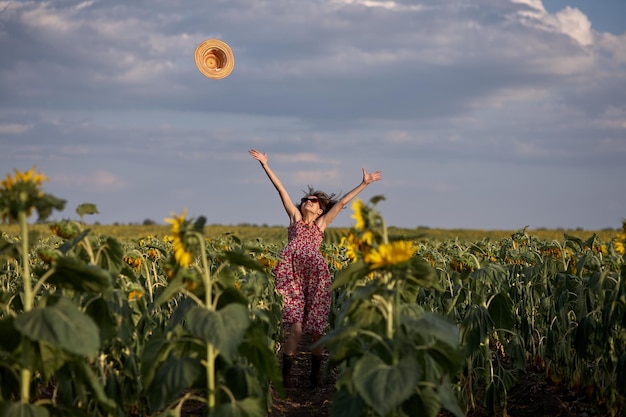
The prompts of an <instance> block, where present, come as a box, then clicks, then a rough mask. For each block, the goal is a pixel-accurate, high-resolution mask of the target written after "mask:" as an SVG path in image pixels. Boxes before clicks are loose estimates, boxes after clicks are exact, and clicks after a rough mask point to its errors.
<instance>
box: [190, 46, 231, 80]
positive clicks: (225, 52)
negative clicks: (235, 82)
mask: <svg viewBox="0 0 626 417" xmlns="http://www.w3.org/2000/svg"><path fill="white" fill-rule="evenodd" d="M194 58H195V61H196V67H198V70H199V71H200V72H201V73H202V75H204V76H206V77H209V78H213V79H219V78H224V77H227V76H228V74H230V73H231V72H232V71H233V68H234V66H235V57H234V56H233V51H232V50H231V49H230V46H228V45H227V44H226V43H225V42H222V41H220V40H219V39H207V40H205V41H203V42H201V43H200V45H198V46H197V47H196V53H195V56H194Z"/></svg>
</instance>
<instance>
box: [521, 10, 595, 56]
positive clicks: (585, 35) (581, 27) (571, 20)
mask: <svg viewBox="0 0 626 417" xmlns="http://www.w3.org/2000/svg"><path fill="white" fill-rule="evenodd" d="M511 1H512V2H513V3H518V4H524V5H527V6H529V7H530V8H531V9H532V10H520V11H518V12H517V15H518V16H520V18H521V19H520V21H521V22H522V23H524V24H527V25H529V26H531V27H533V28H536V29H541V30H545V31H547V32H553V33H561V34H564V35H567V36H569V37H570V38H571V39H573V40H574V41H576V42H577V43H578V44H579V45H581V46H590V45H592V44H593V33H592V31H591V22H589V19H588V18H587V16H586V15H585V14H584V13H583V12H581V11H580V10H579V9H577V8H572V7H569V6H568V7H566V8H565V9H563V10H560V11H558V12H557V13H555V14H554V15H551V14H550V13H548V12H547V11H546V9H545V8H544V6H543V3H542V1H541V0H511Z"/></svg>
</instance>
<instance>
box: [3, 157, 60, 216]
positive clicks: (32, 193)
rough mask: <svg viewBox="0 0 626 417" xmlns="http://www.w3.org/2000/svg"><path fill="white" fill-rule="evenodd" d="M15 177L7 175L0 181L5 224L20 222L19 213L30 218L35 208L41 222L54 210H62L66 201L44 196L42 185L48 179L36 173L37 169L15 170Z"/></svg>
mask: <svg viewBox="0 0 626 417" xmlns="http://www.w3.org/2000/svg"><path fill="white" fill-rule="evenodd" d="M14 171H15V175H13V176H12V175H10V174H7V175H6V178H5V179H3V180H2V181H0V219H1V220H2V222H3V223H5V222H9V223H12V222H13V221H17V220H18V215H19V213H21V212H22V213H25V214H26V217H29V216H30V215H31V213H32V210H33V208H35V209H36V210H37V212H38V213H39V220H45V219H46V218H48V216H49V215H50V214H51V213H52V210H53V209H57V210H62V209H63V208H64V207H65V201H64V200H59V199H58V198H56V197H54V196H52V195H49V194H44V192H43V191H42V190H41V184H42V183H43V182H44V181H47V180H48V178H47V177H46V176H45V175H43V174H41V173H39V172H36V171H35V167H32V168H31V169H30V170H28V171H25V172H22V171H20V170H18V169H15V170H14Z"/></svg>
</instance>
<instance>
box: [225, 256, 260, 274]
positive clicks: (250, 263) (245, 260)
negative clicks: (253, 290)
mask: <svg viewBox="0 0 626 417" xmlns="http://www.w3.org/2000/svg"><path fill="white" fill-rule="evenodd" d="M224 257H225V258H226V259H227V260H228V261H229V262H230V264H231V265H237V266H243V267H246V268H247V269H251V270H255V271H260V272H263V270H264V269H263V265H261V264H260V263H259V262H257V261H256V260H254V259H253V258H251V257H250V255H248V254H245V253H241V252H236V251H227V252H224Z"/></svg>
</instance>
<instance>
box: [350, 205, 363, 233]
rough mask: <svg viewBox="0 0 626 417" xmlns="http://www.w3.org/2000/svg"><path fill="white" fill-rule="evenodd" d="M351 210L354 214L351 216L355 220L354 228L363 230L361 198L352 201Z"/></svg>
mask: <svg viewBox="0 0 626 417" xmlns="http://www.w3.org/2000/svg"><path fill="white" fill-rule="evenodd" d="M352 210H354V214H353V215H352V216H350V217H352V218H353V219H354V220H355V222H356V223H355V225H354V228H355V229H356V230H363V229H364V228H365V218H364V217H363V200H361V199H357V200H354V202H353V203H352Z"/></svg>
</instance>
